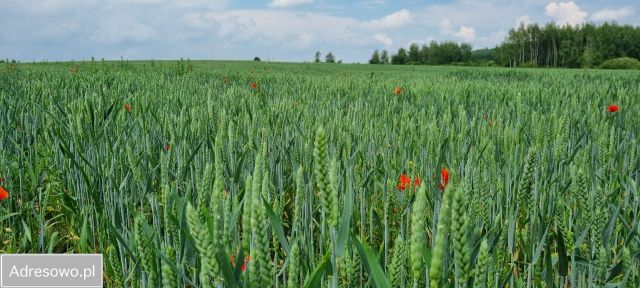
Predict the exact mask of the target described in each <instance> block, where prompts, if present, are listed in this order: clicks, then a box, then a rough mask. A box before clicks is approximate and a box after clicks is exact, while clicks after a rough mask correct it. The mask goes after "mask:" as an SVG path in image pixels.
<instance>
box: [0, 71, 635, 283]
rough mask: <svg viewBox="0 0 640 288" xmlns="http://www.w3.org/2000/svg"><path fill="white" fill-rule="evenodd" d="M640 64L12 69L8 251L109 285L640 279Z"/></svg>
mask: <svg viewBox="0 0 640 288" xmlns="http://www.w3.org/2000/svg"><path fill="white" fill-rule="evenodd" d="M639 102H640V72H634V71H601V70H600V71H599V70H561V69H557V70H554V69H535V70H533V69H508V68H461V67H427V66H420V67H416V66H390V65H375V66H373V65H356V64H349V65H347V64H342V65H340V64H283V63H265V62H219V61H186V60H185V61H146V62H127V61H124V62H122V61H120V62H101V61H96V62H75V63H71V62H68V63H35V64H18V65H15V64H3V65H2V66H1V67H0V185H1V187H2V189H1V190H4V191H5V193H4V194H5V197H2V198H4V200H1V201H0V227H1V228H2V230H1V231H0V253H101V254H103V255H104V283H105V287H203V288H208V287H291V288H294V287H549V288H550V287H640V224H639V222H640V221H639V220H640V216H639V215H640V194H639V193H640V192H639V190H638V182H639V180H640V175H639V169H640V165H639V161H638V157H639V155H638V154H639V151H638V150H639V148H638V146H639V140H640V139H639V138H640V103H639Z"/></svg>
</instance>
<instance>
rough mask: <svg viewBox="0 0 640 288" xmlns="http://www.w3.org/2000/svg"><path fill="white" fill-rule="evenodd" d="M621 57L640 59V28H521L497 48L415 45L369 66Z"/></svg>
mask: <svg viewBox="0 0 640 288" xmlns="http://www.w3.org/2000/svg"><path fill="white" fill-rule="evenodd" d="M620 57H631V58H635V59H640V27H635V26H631V25H619V24H616V23H604V24H601V25H595V24H593V23H586V24H582V25H577V26H571V25H564V26H559V25H556V24H555V23H549V24H546V25H543V26H541V25H539V24H529V25H524V24H521V25H520V26H518V27H516V28H513V29H511V30H509V32H508V34H507V36H506V38H505V40H504V41H503V42H502V43H501V44H500V45H498V46H496V47H495V48H484V49H478V50H473V49H472V47H471V45H470V44H468V43H456V42H452V41H446V42H441V43H438V42H436V41H432V42H430V43H429V44H428V45H427V44H423V45H422V46H418V44H416V43H412V44H411V45H410V46H409V48H408V49H405V48H404V47H401V48H400V49H398V51H397V52H396V53H395V54H390V53H389V52H388V51H387V50H382V51H379V50H375V51H374V52H373V54H372V55H371V59H370V60H369V63H370V64H389V63H390V64H399V65H402V64H426V65H446V64H460V65H483V66H493V65H499V66H507V67H566V68H580V67H582V68H591V67H598V66H599V65H600V64H602V63H603V62H605V61H607V60H610V59H615V58H620Z"/></svg>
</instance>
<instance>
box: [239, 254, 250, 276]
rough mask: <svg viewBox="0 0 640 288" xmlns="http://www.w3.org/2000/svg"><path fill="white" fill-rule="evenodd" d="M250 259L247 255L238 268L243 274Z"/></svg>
mask: <svg viewBox="0 0 640 288" xmlns="http://www.w3.org/2000/svg"><path fill="white" fill-rule="evenodd" d="M250 259H251V257H250V256H249V255H247V256H246V257H244V261H242V266H240V271H242V272H244V270H245V269H247V263H249V260H250Z"/></svg>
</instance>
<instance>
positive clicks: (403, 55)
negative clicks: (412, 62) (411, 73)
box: [391, 48, 408, 65]
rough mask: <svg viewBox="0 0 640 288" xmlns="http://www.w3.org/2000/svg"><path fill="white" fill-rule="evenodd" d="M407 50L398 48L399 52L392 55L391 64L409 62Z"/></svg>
mask: <svg viewBox="0 0 640 288" xmlns="http://www.w3.org/2000/svg"><path fill="white" fill-rule="evenodd" d="M407 58H408V56H407V50H405V49H404V48H400V49H398V54H396V55H393V56H391V64H394V65H403V64H405V63H407Z"/></svg>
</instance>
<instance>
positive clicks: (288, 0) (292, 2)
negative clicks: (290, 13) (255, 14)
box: [269, 0, 314, 8]
mask: <svg viewBox="0 0 640 288" xmlns="http://www.w3.org/2000/svg"><path fill="white" fill-rule="evenodd" d="M313 1H314V0H273V1H271V3H269V6H271V7H279V8H283V7H292V6H298V5H303V4H309V3H312V2H313Z"/></svg>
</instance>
